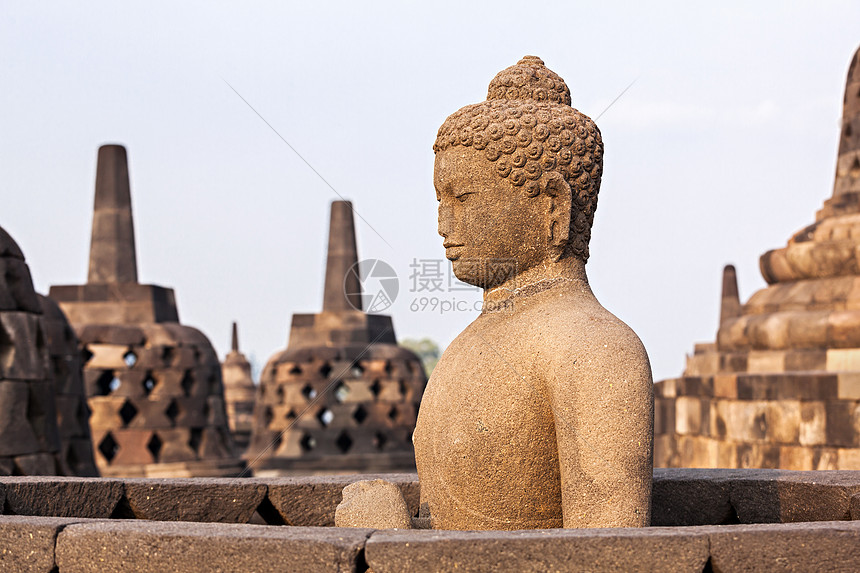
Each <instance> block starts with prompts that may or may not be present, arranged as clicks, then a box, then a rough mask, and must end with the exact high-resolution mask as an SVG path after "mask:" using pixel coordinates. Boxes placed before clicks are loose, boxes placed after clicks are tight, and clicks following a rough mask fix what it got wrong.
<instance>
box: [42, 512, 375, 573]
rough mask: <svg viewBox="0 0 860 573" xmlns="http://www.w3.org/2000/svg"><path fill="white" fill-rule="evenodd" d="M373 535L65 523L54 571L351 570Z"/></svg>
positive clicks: (226, 526) (134, 523) (333, 530)
mask: <svg viewBox="0 0 860 573" xmlns="http://www.w3.org/2000/svg"><path fill="white" fill-rule="evenodd" d="M371 531H372V530H368V529H341V528H306V527H270V526H264V525H236V524H221V523H199V524H195V525H194V526H192V527H189V526H188V524H187V523H174V522H159V521H126V520H115V521H103V522H98V523H88V524H78V525H69V526H67V527H66V528H65V529H64V530H63V531H62V532H61V533H60V535H59V536H58V537H57V545H56V556H57V564H58V565H59V570H60V571H75V572H76V573H87V572H100V573H135V572H144V571H145V572H151V571H173V572H176V573H182V572H194V573H196V572H198V571H201V570H208V571H237V572H238V571H314V572H316V571H320V572H324V571H331V572H333V573H334V572H341V571H357V570H358V563H359V560H360V554H361V551H362V549H363V547H364V544H365V541H366V539H367V537H368V536H369V535H370V533H371Z"/></svg>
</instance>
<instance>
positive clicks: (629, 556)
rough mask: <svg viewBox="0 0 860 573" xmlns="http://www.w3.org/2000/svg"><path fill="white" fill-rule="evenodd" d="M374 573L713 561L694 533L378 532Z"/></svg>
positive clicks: (700, 534)
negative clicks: (709, 559) (709, 558)
mask: <svg viewBox="0 0 860 573" xmlns="http://www.w3.org/2000/svg"><path fill="white" fill-rule="evenodd" d="M365 558H366V559H367V564H368V566H369V567H370V569H371V570H373V572H374V573H399V572H401V571H427V572H431V571H440V572H441V571H464V572H484V571H486V572H491V571H492V572H495V571H517V572H538V571H540V572H543V571H570V572H575V571H677V572H682V571H689V572H691V573H692V572H695V573H700V572H701V571H702V569H703V568H704V566H705V563H706V562H707V560H708V534H707V532H705V531H697V530H696V528H684V529H683V530H676V529H672V528H664V527H652V528H647V529H636V528H630V529H628V528H623V529H579V530H575V529H545V530H539V531H535V530H532V531H506V532H500V531H377V532H374V533H373V534H372V535H371V536H370V539H368V541H367V545H366V548H365Z"/></svg>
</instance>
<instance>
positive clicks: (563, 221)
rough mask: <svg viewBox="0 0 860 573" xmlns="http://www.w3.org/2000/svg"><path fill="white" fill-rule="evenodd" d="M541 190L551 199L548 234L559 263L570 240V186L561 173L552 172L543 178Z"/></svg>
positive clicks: (553, 252) (554, 256) (555, 257)
mask: <svg viewBox="0 0 860 573" xmlns="http://www.w3.org/2000/svg"><path fill="white" fill-rule="evenodd" d="M541 186H542V187H543V189H542V190H541V191H542V192H543V194H545V195H546V197H548V198H549V201H550V207H549V217H548V218H547V233H548V235H549V245H550V252H551V253H552V256H553V260H555V261H557V260H559V259H560V258H561V256H562V254H564V250H565V248H566V247H567V241H568V239H570V209H571V200H572V197H571V190H570V185H568V183H567V181H565V180H564V177H562V176H561V174H560V173H557V172H555V171H550V172H549V173H545V174H544V176H543V177H542V178H541Z"/></svg>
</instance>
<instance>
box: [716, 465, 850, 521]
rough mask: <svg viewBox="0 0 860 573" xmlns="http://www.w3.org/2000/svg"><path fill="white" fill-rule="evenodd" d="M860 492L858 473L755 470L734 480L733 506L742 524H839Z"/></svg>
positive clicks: (847, 515) (736, 476) (846, 517)
mask: <svg viewBox="0 0 860 573" xmlns="http://www.w3.org/2000/svg"><path fill="white" fill-rule="evenodd" d="M858 492H860V481H858V479H857V474H856V473H854V472H839V471H835V472H795V471H788V470H753V471H748V472H744V473H739V474H737V475H735V476H733V481H732V486H731V502H732V505H733V506H734V507H735V509H736V510H737V515H738V518H739V519H740V522H741V523H789V522H799V521H837V520H842V519H848V517H849V503H850V498H851V496H852V495H854V494H855V493H858Z"/></svg>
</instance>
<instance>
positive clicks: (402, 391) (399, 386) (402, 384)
mask: <svg viewBox="0 0 860 573" xmlns="http://www.w3.org/2000/svg"><path fill="white" fill-rule="evenodd" d="M397 390H398V391H399V392H400V395H401V396H406V392H407V391H408V389H407V388H406V381H404V380H403V378H401V379H400V380H398V381H397Z"/></svg>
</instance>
